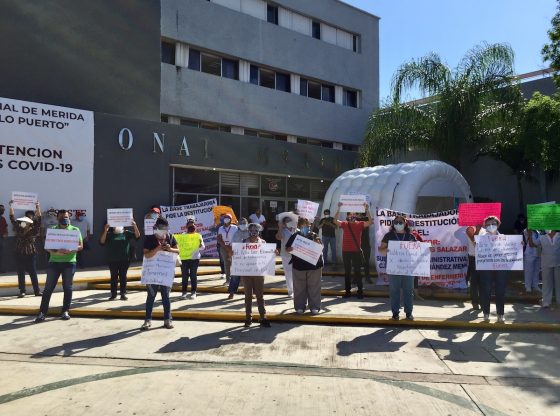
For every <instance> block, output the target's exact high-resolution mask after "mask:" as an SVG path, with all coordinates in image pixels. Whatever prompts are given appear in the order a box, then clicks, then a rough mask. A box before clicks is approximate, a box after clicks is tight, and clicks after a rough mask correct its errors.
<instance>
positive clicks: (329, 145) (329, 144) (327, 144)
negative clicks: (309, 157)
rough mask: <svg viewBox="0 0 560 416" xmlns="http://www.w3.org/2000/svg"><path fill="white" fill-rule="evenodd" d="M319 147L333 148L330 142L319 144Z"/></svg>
mask: <svg viewBox="0 0 560 416" xmlns="http://www.w3.org/2000/svg"><path fill="white" fill-rule="evenodd" d="M321 146H322V147H328V148H329V149H332V148H333V143H332V142H321Z"/></svg>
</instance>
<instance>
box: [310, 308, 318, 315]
mask: <svg viewBox="0 0 560 416" xmlns="http://www.w3.org/2000/svg"><path fill="white" fill-rule="evenodd" d="M318 313H319V309H311V315H317V314H318Z"/></svg>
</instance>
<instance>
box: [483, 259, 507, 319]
mask: <svg viewBox="0 0 560 416" xmlns="http://www.w3.org/2000/svg"><path fill="white" fill-rule="evenodd" d="M477 273H478V274H479V275H480V306H481V307H482V312H483V313H484V314H485V315H489V314H490V299H491V298H492V286H494V290H495V292H496V312H497V314H498V315H503V314H504V303H505V300H506V286H507V272H504V271H495V270H479V271H478V272H477Z"/></svg>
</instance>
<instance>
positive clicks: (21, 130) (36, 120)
mask: <svg viewBox="0 0 560 416" xmlns="http://www.w3.org/2000/svg"><path fill="white" fill-rule="evenodd" d="M0 120H1V121H0V160H1V162H0V178H1V179H0V203H4V204H6V203H7V202H8V201H9V200H10V197H11V196H12V192H13V191H14V190H24V191H26V192H34V193H40V196H41V205H42V208H43V209H45V210H47V209H49V208H57V209H58V208H61V207H63V208H65V209H66V210H68V211H70V212H71V213H75V212H76V211H81V212H85V213H87V216H88V218H90V222H91V219H92V218H93V155H94V154H95V152H94V149H93V130H94V123H93V112H92V111H84V110H78V109H74V108H68V107H58V106H54V105H47V104H39V103H34V102H29V101H20V100H13V99H9V98H2V97H0ZM14 209H15V210H16V212H15V216H16V218H18V217H21V216H23V214H24V213H23V212H21V211H19V210H18V209H17V208H14ZM34 209H35V207H29V210H34ZM94 226H95V224H91V227H92V229H94ZM8 231H9V233H10V235H14V230H13V227H9V230H8Z"/></svg>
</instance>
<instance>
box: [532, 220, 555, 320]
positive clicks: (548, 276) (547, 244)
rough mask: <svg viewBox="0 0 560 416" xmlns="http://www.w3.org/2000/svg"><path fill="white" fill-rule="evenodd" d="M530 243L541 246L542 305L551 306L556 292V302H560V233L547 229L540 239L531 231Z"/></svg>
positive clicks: (544, 306)
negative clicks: (553, 294) (536, 238)
mask: <svg viewBox="0 0 560 416" xmlns="http://www.w3.org/2000/svg"><path fill="white" fill-rule="evenodd" d="M529 245H530V246H531V247H538V246H540V247H541V273H542V292H543V299H542V306H543V308H546V309H548V308H550V304H551V303H552V293H553V292H554V291H555V292H556V304H557V305H558V304H560V233H559V232H558V231H550V230H549V231H546V234H545V235H543V236H541V237H540V238H539V239H538V240H536V241H535V240H534V239H533V236H532V233H531V232H529Z"/></svg>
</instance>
